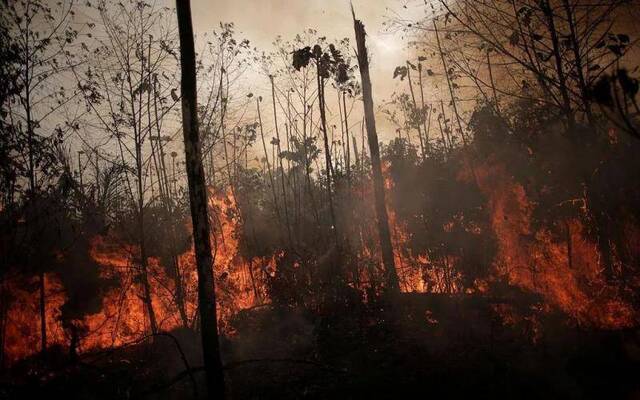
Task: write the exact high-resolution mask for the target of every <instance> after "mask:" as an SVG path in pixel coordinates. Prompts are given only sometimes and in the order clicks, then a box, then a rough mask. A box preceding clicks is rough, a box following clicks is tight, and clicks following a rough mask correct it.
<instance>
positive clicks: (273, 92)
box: [269, 75, 292, 245]
mask: <svg viewBox="0 0 640 400" xmlns="http://www.w3.org/2000/svg"><path fill="white" fill-rule="evenodd" d="M269 80H270V81H271V99H272V100H273V124H274V126H275V128H276V140H277V143H276V144H277V149H278V161H279V164H280V185H281V186H282V207H283V209H284V222H285V225H286V226H287V238H288V239H289V245H291V244H292V237H291V226H290V224H289V207H288V206H287V191H286V188H285V178H286V176H285V173H284V165H283V163H282V157H281V154H282V147H281V146H280V130H279V129H278V113H277V111H276V89H275V84H274V82H273V76H272V75H271V76H269ZM274 162H275V160H274Z"/></svg>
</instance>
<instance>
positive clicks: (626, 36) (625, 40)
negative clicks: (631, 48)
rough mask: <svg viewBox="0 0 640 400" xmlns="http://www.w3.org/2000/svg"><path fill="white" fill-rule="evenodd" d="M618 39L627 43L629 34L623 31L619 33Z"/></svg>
mask: <svg viewBox="0 0 640 400" xmlns="http://www.w3.org/2000/svg"><path fill="white" fill-rule="evenodd" d="M618 40H619V41H620V43H624V44H627V43H629V35H626V34H624V33H619V34H618Z"/></svg>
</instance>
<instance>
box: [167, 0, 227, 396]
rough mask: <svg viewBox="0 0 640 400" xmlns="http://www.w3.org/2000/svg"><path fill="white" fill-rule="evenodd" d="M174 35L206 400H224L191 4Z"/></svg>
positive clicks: (183, 2) (181, 3) (181, 0)
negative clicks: (177, 37)
mask: <svg viewBox="0 0 640 400" xmlns="http://www.w3.org/2000/svg"><path fill="white" fill-rule="evenodd" d="M176 9H177V12H178V32H179V35H180V66H181V70H182V81H181V91H182V130H183V134H184V151H185V160H186V167H187V181H188V184H189V202H190V204H191V220H192V222H193V240H194V244H195V252H196V265H197V270H198V305H199V308H200V325H201V326H200V328H201V329H200V331H201V333H202V353H203V358H204V365H205V373H206V379H207V391H208V394H209V397H211V398H213V397H214V396H215V397H217V398H219V399H222V398H224V392H225V388H224V375H223V371H222V361H221V359H220V344H219V342H218V322H217V315H216V295H215V286H214V285H215V282H214V280H213V258H212V256H211V241H210V237H209V232H210V231H209V215H208V213H207V191H206V187H205V181H204V168H203V166H202V152H201V148H200V136H199V132H198V104H197V91H196V55H195V49H194V44H193V26H192V24H191V3H190V1H189V0H176Z"/></svg>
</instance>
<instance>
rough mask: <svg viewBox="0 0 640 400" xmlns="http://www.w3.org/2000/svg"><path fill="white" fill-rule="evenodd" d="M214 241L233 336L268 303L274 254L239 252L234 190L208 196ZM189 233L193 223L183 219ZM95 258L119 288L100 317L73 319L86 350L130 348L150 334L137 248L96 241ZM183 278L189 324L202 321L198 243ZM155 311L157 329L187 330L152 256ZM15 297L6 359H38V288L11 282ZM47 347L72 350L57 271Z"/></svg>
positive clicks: (49, 287)
mask: <svg viewBox="0 0 640 400" xmlns="http://www.w3.org/2000/svg"><path fill="white" fill-rule="evenodd" d="M209 206H210V216H211V225H212V232H211V242H212V247H213V257H214V273H215V277H216V284H217V286H216V296H217V300H218V317H219V323H220V327H221V330H222V331H224V332H225V333H227V334H232V333H233V332H231V331H230V327H229V326H228V324H227V321H228V319H229V318H230V317H231V316H232V315H234V314H235V313H237V312H238V311H240V310H242V309H245V308H250V307H253V306H256V305H259V304H261V303H263V302H267V301H268V298H267V295H266V290H265V279H266V276H267V273H268V271H274V270H275V264H276V261H277V259H278V257H281V256H282V254H276V255H274V256H273V257H270V258H268V259H266V260H263V259H257V258H256V259H252V260H245V259H244V258H243V257H242V256H241V255H240V253H239V232H240V230H239V227H240V225H239V224H240V223H241V220H240V217H239V215H240V214H239V211H238V207H237V204H236V201H235V198H234V196H233V194H232V192H231V191H228V192H226V193H215V192H214V191H213V190H211V191H210V204H209ZM184 223H185V224H187V225H188V226H189V228H190V225H191V224H190V221H184ZM90 255H91V258H92V259H93V260H94V261H95V262H96V263H97V264H98V265H99V266H100V274H101V276H102V277H103V278H106V279H109V280H113V281H114V282H117V283H118V284H116V285H114V287H113V288H111V289H109V290H108V291H106V292H105V293H104V296H103V300H102V308H101V310H100V312H98V313H96V314H93V315H88V316H86V317H85V318H83V319H82V320H81V321H73V323H74V325H76V326H78V327H81V328H82V332H83V335H82V337H81V338H80V343H79V346H78V350H79V351H80V352H83V351H90V350H92V349H104V348H111V347H116V346H121V345H124V344H127V343H132V342H135V341H138V340H140V339H141V338H144V337H145V336H146V335H148V334H149V333H150V327H149V319H148V316H147V311H146V309H145V306H144V303H143V301H142V299H141V295H142V293H143V292H142V288H141V285H140V283H139V282H138V279H137V274H138V271H139V266H138V265H137V262H136V259H137V258H139V249H138V247H137V246H135V245H131V244H127V243H122V242H120V241H119V240H118V239H117V238H115V237H113V235H111V234H106V235H104V236H96V237H94V238H92V239H91V241H90ZM178 264H179V273H180V275H181V281H182V283H183V286H184V288H183V289H184V300H185V309H186V310H185V311H186V314H187V320H188V323H189V324H190V326H193V325H194V324H195V323H196V320H197V318H196V316H197V273H196V263H195V254H194V249H193V246H191V248H190V249H189V250H188V251H186V252H185V253H183V254H180V255H179V256H178ZM148 276H149V281H150V285H151V297H152V305H153V310H154V313H155V315H156V319H157V323H158V328H159V329H160V330H161V331H169V330H172V329H174V328H178V327H180V326H181V325H182V321H181V318H180V316H179V312H178V309H177V306H176V302H175V299H174V293H175V280H174V279H172V278H171V277H170V276H169V275H168V274H167V272H166V269H165V268H164V267H163V266H162V265H161V262H160V260H159V259H158V258H156V257H149V258H148ZM5 285H6V286H7V289H8V290H9V292H10V293H11V295H12V296H13V297H14V301H12V302H11V305H10V308H9V310H8V318H7V333H6V340H5V350H6V353H7V355H8V357H7V358H8V361H9V362H14V361H16V360H19V359H22V358H25V357H27V356H30V355H32V354H35V353H36V352H37V351H38V350H39V348H40V346H39V343H40V321H39V319H38V318H34V316H38V315H39V308H38V305H39V297H38V293H37V290H35V289H34V287H35V283H34V282H28V284H24V283H22V284H19V283H18V282H10V283H5ZM45 297H46V304H47V308H46V318H47V333H48V338H47V344H48V347H52V346H56V345H59V346H63V347H65V346H68V344H69V342H70V337H69V333H68V332H65V329H64V327H63V323H62V320H61V313H60V308H61V307H62V305H63V304H64V303H65V300H66V295H65V293H64V288H63V286H62V284H61V283H60V281H59V280H58V279H57V278H56V276H55V274H46V296H45Z"/></svg>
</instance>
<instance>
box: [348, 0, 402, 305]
mask: <svg viewBox="0 0 640 400" xmlns="http://www.w3.org/2000/svg"><path fill="white" fill-rule="evenodd" d="M351 11H352V13H353V28H354V30H355V34H356V44H357V49H358V65H359V69H360V76H361V77H362V95H363V100H364V116H365V122H366V124H367V139H368V141H369V151H370V153H371V170H372V174H373V190H374V196H375V199H374V201H375V209H376V216H377V220H378V234H379V235H380V249H381V250H382V263H383V265H384V269H385V275H386V277H385V278H386V284H387V290H389V291H390V292H397V291H398V290H399V288H400V286H399V282H398V273H397V272H396V266H395V261H394V257H393V246H392V245H391V234H390V232H389V217H388V216H387V208H386V203H385V194H384V181H383V177H382V165H381V162H380V148H379V145H378V134H377V132H376V120H375V115H374V113H373V93H372V90H371V78H370V76H369V55H368V53H367V46H366V42H365V38H366V31H365V29H364V24H363V23H362V21H360V20H357V19H356V15H355V12H354V11H353V9H352V10H351Z"/></svg>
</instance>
